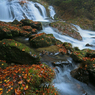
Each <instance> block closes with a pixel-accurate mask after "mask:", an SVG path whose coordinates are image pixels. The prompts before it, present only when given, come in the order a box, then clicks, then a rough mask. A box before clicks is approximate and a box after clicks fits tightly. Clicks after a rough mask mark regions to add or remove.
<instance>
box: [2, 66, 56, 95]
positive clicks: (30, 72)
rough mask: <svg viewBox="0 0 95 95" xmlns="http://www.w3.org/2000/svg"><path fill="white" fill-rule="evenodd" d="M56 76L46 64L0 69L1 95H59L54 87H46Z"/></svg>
mask: <svg viewBox="0 0 95 95" xmlns="http://www.w3.org/2000/svg"><path fill="white" fill-rule="evenodd" d="M54 75H55V74H54V71H53V70H52V69H51V68H49V67H48V66H47V65H45V64H40V65H34V64H33V65H30V66H29V65H14V66H9V67H7V68H6V69H1V68H0V95H3V94H5V93H8V94H10V95H21V94H23V95H30V94H29V93H30V92H31V94H32V93H33V95H34V93H35V95H57V92H56V90H55V88H54V87H53V86H50V85H49V86H46V87H45V83H46V82H47V83H50V82H51V80H52V78H53V77H54ZM42 83H43V86H41V84H42ZM24 93H27V94H24ZM49 93H51V94H49Z"/></svg>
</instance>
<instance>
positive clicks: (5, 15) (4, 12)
mask: <svg viewBox="0 0 95 95" xmlns="http://www.w3.org/2000/svg"><path fill="white" fill-rule="evenodd" d="M11 19H13V16H12V14H11V8H10V5H9V4H8V3H7V2H6V1H2V2H0V20H11Z"/></svg>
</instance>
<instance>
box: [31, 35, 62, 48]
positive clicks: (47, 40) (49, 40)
mask: <svg viewBox="0 0 95 95" xmlns="http://www.w3.org/2000/svg"><path fill="white" fill-rule="evenodd" d="M58 43H61V42H60V41H58V40H56V39H55V38H54V37H53V35H52V34H45V33H39V34H35V35H32V36H30V45H31V47H35V48H38V47H47V46H51V45H55V44H58Z"/></svg>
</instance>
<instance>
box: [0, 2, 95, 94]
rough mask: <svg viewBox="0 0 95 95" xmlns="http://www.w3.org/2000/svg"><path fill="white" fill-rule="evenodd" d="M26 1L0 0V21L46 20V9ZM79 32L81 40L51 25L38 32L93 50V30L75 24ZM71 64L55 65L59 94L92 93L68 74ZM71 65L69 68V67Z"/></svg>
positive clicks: (94, 36) (53, 12) (93, 90)
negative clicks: (83, 28) (61, 66)
mask: <svg viewBox="0 0 95 95" xmlns="http://www.w3.org/2000/svg"><path fill="white" fill-rule="evenodd" d="M25 2H26V3H23V4H22V3H21V2H19V0H2V1H1V0H0V21H6V22H7V21H8V22H9V21H13V20H14V19H17V20H19V21H20V20H21V19H24V18H28V19H31V20H36V21H45V22H46V21H47V20H45V19H46V18H47V14H46V10H45V8H44V7H43V6H42V5H41V4H39V3H35V2H32V1H25ZM49 10H50V17H52V18H53V19H54V15H55V11H54V8H53V7H52V6H49ZM76 28H77V29H78V30H79V31H78V32H79V33H80V34H81V36H82V38H83V40H82V41H78V40H76V39H73V38H71V37H68V36H65V35H61V34H59V33H57V32H55V31H54V29H53V28H52V27H49V26H47V27H44V29H43V30H42V31H40V32H45V33H47V34H53V35H54V37H55V38H56V39H58V40H60V41H62V42H70V43H71V44H72V45H73V46H78V47H79V48H80V49H83V48H91V49H93V50H95V32H94V31H88V30H82V29H81V28H80V27H79V26H76ZM87 43H88V44H92V45H93V47H85V45H86V44H87ZM71 63H72V65H71V66H64V65H63V68H61V69H60V67H58V66H56V68H57V69H56V70H55V72H56V77H55V79H54V80H53V83H54V85H55V87H57V88H58V89H59V92H60V94H61V95H85V91H86V92H87V93H88V94H87V95H94V94H95V89H92V88H91V87H89V86H87V85H86V84H83V83H81V82H79V81H77V80H75V79H73V78H72V77H71V76H70V71H71V70H72V69H74V68H75V65H73V62H72V61H71ZM70 67H71V69H70Z"/></svg>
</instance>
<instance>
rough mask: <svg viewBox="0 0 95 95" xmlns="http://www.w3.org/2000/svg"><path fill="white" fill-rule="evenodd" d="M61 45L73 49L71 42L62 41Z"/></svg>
mask: <svg viewBox="0 0 95 95" xmlns="http://www.w3.org/2000/svg"><path fill="white" fill-rule="evenodd" d="M63 46H64V47H65V48H66V49H67V50H70V51H73V48H72V44H71V43H67V42H64V43H63Z"/></svg>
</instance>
